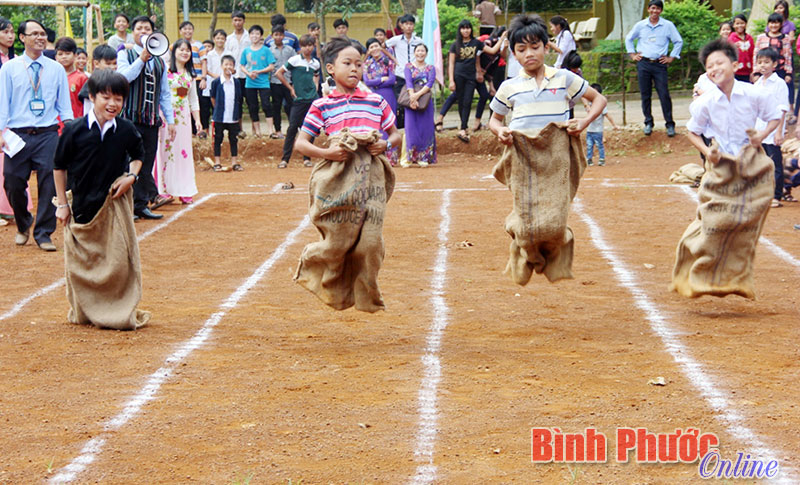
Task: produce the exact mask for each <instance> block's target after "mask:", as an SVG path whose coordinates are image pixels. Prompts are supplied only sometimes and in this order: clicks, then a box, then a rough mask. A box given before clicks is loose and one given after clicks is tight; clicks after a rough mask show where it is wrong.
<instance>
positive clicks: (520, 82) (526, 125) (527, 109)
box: [489, 66, 588, 130]
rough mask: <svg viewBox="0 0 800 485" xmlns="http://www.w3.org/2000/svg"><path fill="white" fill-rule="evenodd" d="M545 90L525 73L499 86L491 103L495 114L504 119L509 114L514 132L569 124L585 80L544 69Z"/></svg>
mask: <svg viewBox="0 0 800 485" xmlns="http://www.w3.org/2000/svg"><path fill="white" fill-rule="evenodd" d="M544 69H545V71H544V79H543V80H542V86H541V87H539V85H538V84H537V83H536V79H535V78H532V77H530V76H529V75H528V74H527V73H526V72H525V70H524V69H523V70H521V71H520V73H519V75H518V76H517V77H515V78H513V79H508V80H506V81H504V82H503V84H501V85H500V89H498V90H497V94H495V96H494V99H493V100H492V103H491V104H490V105H489V106H490V108H491V109H492V111H494V112H495V113H497V114H499V115H501V116H505V115H507V114H508V112H509V111H510V110H512V109H513V110H514V111H513V113H512V114H511V122H510V123H509V124H508V127H509V128H511V129H512V130H527V129H542V128H544V127H545V126H547V124H548V123H550V122H555V123H557V122H560V121H569V102H570V101H575V100H577V99H578V98H580V97H581V96H583V94H584V93H585V92H586V88H587V87H588V84H587V83H586V80H585V79H583V78H582V77H580V76H578V75H577V74H575V73H573V72H570V71H568V70H566V69H555V68H553V67H550V66H545V67H544Z"/></svg>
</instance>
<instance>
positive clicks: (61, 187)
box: [53, 170, 71, 224]
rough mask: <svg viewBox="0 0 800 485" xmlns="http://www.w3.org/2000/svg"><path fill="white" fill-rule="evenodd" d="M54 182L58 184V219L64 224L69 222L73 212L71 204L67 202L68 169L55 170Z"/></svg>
mask: <svg viewBox="0 0 800 485" xmlns="http://www.w3.org/2000/svg"><path fill="white" fill-rule="evenodd" d="M53 182H55V185H56V200H57V204H58V205H57V208H56V219H58V220H59V221H61V223H62V224H66V223H67V222H69V217H70V214H71V211H70V208H69V204H68V203H67V171H66V170H53Z"/></svg>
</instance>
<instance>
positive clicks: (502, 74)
mask: <svg viewBox="0 0 800 485" xmlns="http://www.w3.org/2000/svg"><path fill="white" fill-rule="evenodd" d="M505 80H506V66H497V67H495V68H494V72H492V85H493V86H494V90H495V91H497V90H498V89H500V85H501V84H503V81H505Z"/></svg>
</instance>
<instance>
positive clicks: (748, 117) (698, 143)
mask: <svg viewBox="0 0 800 485" xmlns="http://www.w3.org/2000/svg"><path fill="white" fill-rule="evenodd" d="M738 60H739V56H738V53H737V52H736V47H734V46H733V44H730V43H728V42H727V41H725V40H722V39H715V40H712V41H711V42H709V43H708V44H706V45H705V46H704V47H703V49H702V50H701V51H700V62H701V63H703V65H704V66H705V68H706V74H708V79H709V80H711V82H713V83H714V84H715V85H716V86H717V88H719V89H710V90H708V91H705V92H704V93H703V94H701V95H700V96H698V97H697V98H695V100H694V101H692V104H691V105H690V106H689V112H690V113H691V115H692V117H691V118H690V119H689V122H688V123H686V128H687V130H688V134H687V137H688V138H689V141H691V142H692V145H694V146H695V148H697V150H698V151H700V153H701V154H703V155H705V157H706V158H707V159H708V160H709V161H710V162H711V163H713V164H716V163H717V162H719V160H720V158H721V154H722V153H728V154H730V155H733V156H736V155H738V154H739V151H740V150H741V149H742V147H744V146H745V145H746V144H747V143H750V144H752V145H753V146H756V147H757V146H760V145H761V142H762V141H763V140H764V139H765V138H766V137H767V135H768V134H770V133H771V132H773V131H775V128H777V127H778V124H779V123H780V119H781V113H780V110H778V109H777V105H776V104H775V103H774V102H773V100H772V96H770V94H769V93H765V92H763V90H760V89H758V88H756V87H755V86H754V85H752V84H748V83H743V82H741V81H736V79H735V78H734V72H735V71H736V66H737V64H738ZM758 119H762V120H764V121H767V125H766V127H765V128H764V129H762V130H760V131H757V132H756V133H754V134H753V135H748V134H747V130H748V129H750V128H754V127H755V126H756V121H757V120H758ZM703 134H705V135H706V136H707V137H708V138H713V139H715V140H716V141H717V144H718V145H719V149H712V148H711V147H708V146H706V144H705V143H704V142H703V139H702V138H701V135H703Z"/></svg>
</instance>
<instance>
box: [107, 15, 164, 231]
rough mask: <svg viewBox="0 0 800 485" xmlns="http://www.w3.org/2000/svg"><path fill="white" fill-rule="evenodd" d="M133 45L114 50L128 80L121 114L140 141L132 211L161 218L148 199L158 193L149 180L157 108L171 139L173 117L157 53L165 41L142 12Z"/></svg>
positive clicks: (134, 24) (155, 145) (133, 25)
mask: <svg viewBox="0 0 800 485" xmlns="http://www.w3.org/2000/svg"><path fill="white" fill-rule="evenodd" d="M131 30H132V32H133V42H134V46H133V49H124V50H121V51H119V52H118V53H117V72H119V73H120V74H122V75H123V76H125V78H126V79H127V80H128V82H129V83H130V84H131V91H130V95H129V96H128V98H127V99H126V100H125V108H123V110H122V117H123V118H126V119H128V120H131V121H132V122H133V124H134V125H135V126H136V129H137V130H138V131H139V134H140V135H141V136H142V141H143V142H144V159H143V160H142V169H141V171H140V172H139V179H138V180H137V181H136V183H135V184H134V186H133V213H134V215H135V216H137V217H138V218H140V219H161V218H162V217H164V216H162V215H158V214H154V213H153V212H152V211H151V210H150V208H149V207H148V203H149V202H151V201H154V200H155V198H156V197H157V196H158V188H157V187H156V183H155V180H153V163H154V162H155V159H156V152H157V151H158V127H159V126H160V125H161V117H160V116H159V112H158V111H159V108H161V113H163V115H164V119H165V120H166V121H167V129H168V133H169V138H170V140H173V139H175V117H174V114H173V111H172V99H171V94H170V89H169V82H168V80H167V67H166V64H165V62H164V60H163V59H161V58H160V57H159V56H160V55H162V54H163V53H165V52H166V51H167V50H168V49H169V41H168V40H167V38H166V37H165V36H163V34H155V35H154V34H153V30H154V25H153V21H152V20H150V18H148V17H146V16H144V15H142V16H139V17H136V18H134V19H133V21H132V22H131Z"/></svg>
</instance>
